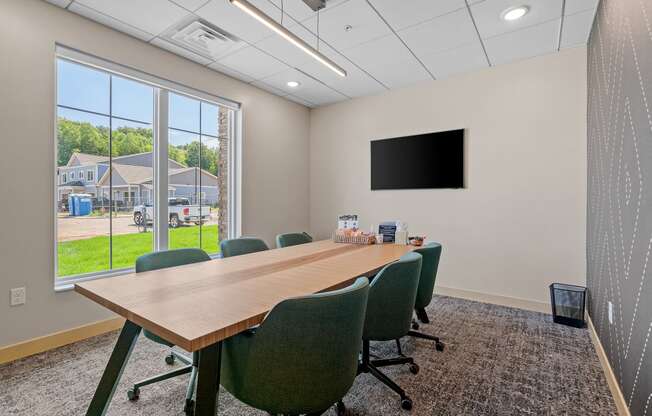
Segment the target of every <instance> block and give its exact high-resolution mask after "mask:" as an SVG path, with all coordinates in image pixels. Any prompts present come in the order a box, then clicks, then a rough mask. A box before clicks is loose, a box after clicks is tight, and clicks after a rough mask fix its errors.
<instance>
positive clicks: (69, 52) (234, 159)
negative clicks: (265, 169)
mask: <svg viewBox="0 0 652 416" xmlns="http://www.w3.org/2000/svg"><path fill="white" fill-rule="evenodd" d="M58 59H66V60H69V61H72V62H75V63H77V64H80V65H84V66H87V67H91V68H93V69H96V70H99V71H103V72H107V73H110V74H114V75H118V76H121V77H126V78H130V79H133V80H134V81H137V82H140V83H144V84H148V85H150V86H152V87H154V89H155V90H154V91H155V95H157V96H158V95H159V94H158V92H159V91H165V92H166V95H167V92H174V93H178V94H182V95H186V96H189V97H192V98H195V99H199V100H202V101H206V102H209V103H212V104H217V105H220V106H222V107H227V108H229V109H231V110H233V111H232V112H231V117H232V120H231V122H230V123H229V126H230V130H231V131H230V132H229V133H230V134H229V137H231V140H232V142H231V145H230V146H229V185H228V189H229V195H228V198H229V199H228V204H229V218H230V221H229V235H230V236H239V235H241V233H242V219H241V212H242V211H241V206H242V205H241V201H242V198H241V193H242V192H241V190H242V188H241V184H242V181H241V179H242V168H241V166H242V163H241V160H242V106H241V104H240V103H238V102H236V101H232V100H228V99H226V98H223V97H218V96H214V95H211V94H208V93H205V92H202V91H199V90H196V89H194V88H191V87H187V86H185V85H183V84H180V83H177V82H174V81H171V80H167V79H164V78H160V77H157V76H155V75H151V74H148V73H145V72H142V71H139V70H137V69H134V68H131V67H128V66H124V65H120V64H117V63H114V62H111V61H108V60H104V59H102V58H99V57H96V56H94V55H91V54H86V53H84V52H80V51H78V50H75V49H72V48H68V47H66V46H62V45H59V44H57V45H56V50H55V59H54V61H53V66H54V79H55V91H54V97H53V105H52V109H53V111H54V112H55V115H54V117H53V121H54V125H53V130H52V131H53V143H54V155H55V157H54V161H53V162H54V165H55V175H54V178H53V182H54V189H55V190H57V188H58V185H59V183H58V175H56V168H57V166H56V165H57V156H56V155H57V154H58V148H57V145H58V140H57V122H58V120H57V117H56V109H57V106H58V102H57V97H58V94H57V88H58V82H57V80H58V76H57V61H58ZM157 113H159V112H158V111H157ZM165 115H166V117H165V118H166V119H167V112H166V113H165ZM155 117H157V115H156V114H155ZM165 121H166V123H165V124H166V125H167V120H165ZM154 123H156V121H154ZM166 127H167V126H166ZM157 130H160V128H159V129H157ZM158 136H159V137H157V138H155V140H157V143H156V144H157V146H155V147H157V148H159V149H160V148H163V149H165V150H166V152H165V153H167V141H168V140H167V128H166V129H165V134H159V135H158ZM161 138H163V140H164V141H165V143H164V146H160V145H159V143H161V142H160V140H161ZM155 159H157V158H155ZM154 163H155V164H156V161H155V162H154ZM165 165H166V166H167V163H166V164H165ZM152 167H153V168H154V169H156V167H155V166H152ZM67 173H70V172H67ZM62 175H66V173H62ZM82 176H83V173H82ZM157 176H158V175H157ZM66 179H68V177H66ZM166 179H167V178H166ZM160 182H161V181H159V185H161V183H160ZM164 182H167V180H164ZM164 185H165V186H164V188H165V189H167V183H165V184H164ZM157 188H158V187H157ZM157 188H154V189H157ZM58 194H59V193H58V192H54V200H53V205H52V213H53V217H54V244H53V247H54V250H53V257H54V270H53V279H54V290H55V292H63V291H68V290H72V289H74V285H75V283H79V282H83V281H88V280H95V279H100V278H106V277H113V276H119V275H123V274H128V273H132V272H133V271H134V268H133V267H132V268H125V269H113V270H107V271H101V272H93V273H85V274H80V275H74V276H68V277H57V271H58V253H57V250H58V247H57V245H58V242H57V238H58V230H57V205H58ZM161 194H162V197H161V198H160V199H162V200H164V201H165V202H166V204H165V207H166V208H167V198H168V193H167V192H165V193H161ZM157 205H160V204H157ZM162 224H164V228H165V232H157V233H155V235H156V234H158V235H159V236H163V235H164V237H161V238H157V241H155V250H160V249H163V248H162V247H161V246H160V245H159V243H160V242H161V240H164V243H165V244H164V245H165V247H167V234H168V233H167V219H166V220H165V221H163V222H162ZM157 228H160V227H157ZM156 231H158V230H156ZM211 257H212V258H219V257H221V256H220V255H219V254H214V255H212V256H211Z"/></svg>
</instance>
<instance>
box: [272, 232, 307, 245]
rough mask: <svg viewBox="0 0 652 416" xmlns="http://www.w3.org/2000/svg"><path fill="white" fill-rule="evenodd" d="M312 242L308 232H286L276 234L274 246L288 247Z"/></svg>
mask: <svg viewBox="0 0 652 416" xmlns="http://www.w3.org/2000/svg"><path fill="white" fill-rule="evenodd" d="M306 243H312V237H311V236H310V234H308V233H287V234H279V235H277V236H276V247H278V248H283V247H290V246H297V245H299V244H306Z"/></svg>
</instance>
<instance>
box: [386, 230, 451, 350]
mask: <svg viewBox="0 0 652 416" xmlns="http://www.w3.org/2000/svg"><path fill="white" fill-rule="evenodd" d="M414 252H415V253H419V254H421V256H422V257H423V265H422V266H421V277H420V278H419V289H418V290H417V298H416V301H415V303H414V311H415V313H416V315H417V318H418V319H419V321H421V322H422V323H424V324H427V323H430V320H429V319H428V314H427V313H426V306H428V305H429V304H430V301H431V300H432V294H433V292H434V290H435V279H437V268H438V267H439V258H440V257H441V244H439V243H429V244H426V245H424V246H423V247H421V248H418V249H416V250H414ZM412 329H415V330H416V329H419V323H418V322H417V321H416V320H413V322H412ZM408 335H409V336H411V337H415V338H422V339H427V340H431V341H435V348H436V349H437V351H444V343H443V342H441V341H440V340H439V338H438V337H436V336H433V335H428V334H424V333H422V332H416V331H410V332H408ZM397 345H398V348H399V353H400V351H401V344H400V342H398V340H397Z"/></svg>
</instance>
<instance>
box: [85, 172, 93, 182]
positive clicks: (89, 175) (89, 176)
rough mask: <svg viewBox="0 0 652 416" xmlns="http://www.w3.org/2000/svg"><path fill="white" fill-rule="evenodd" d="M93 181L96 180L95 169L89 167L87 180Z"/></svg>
mask: <svg viewBox="0 0 652 416" xmlns="http://www.w3.org/2000/svg"><path fill="white" fill-rule="evenodd" d="M89 178H90V179H89ZM93 181H95V172H94V171H93V169H89V170H87V171H86V182H93Z"/></svg>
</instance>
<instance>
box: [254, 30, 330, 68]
mask: <svg viewBox="0 0 652 416" xmlns="http://www.w3.org/2000/svg"><path fill="white" fill-rule="evenodd" d="M288 30H289V31H291V32H292V33H294V34H295V35H297V36H298V37H300V38H301V39H303V40H304V41H306V42H307V43H308V44H309V45H311V46H313V47H315V48H317V37H316V36H315V35H313V34H312V32H310V31H309V30H307V29H305V28H304V27H302V26H299V25H295V26H293V27H292V28H290V29H288ZM256 47H257V48H259V49H261V50H264V51H265V52H267V53H268V54H270V55H272V56H274V57H275V58H277V59H278V60H280V61H283V62H285V63H287V64H288V65H292V66H297V65H299V64H301V63H303V62H305V61H306V60H307V59H311V58H310V56H309V55H308V54H306V53H305V52H304V51H302V50H301V49H299V48H297V47H296V46H294V45H293V44H291V43H290V42H288V41H287V40H286V39H285V38H282V37H280V36H278V35H276V34H274V35H272V36H270V37H268V38H266V39H263V40H261V41H260V42H258V43H256Z"/></svg>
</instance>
